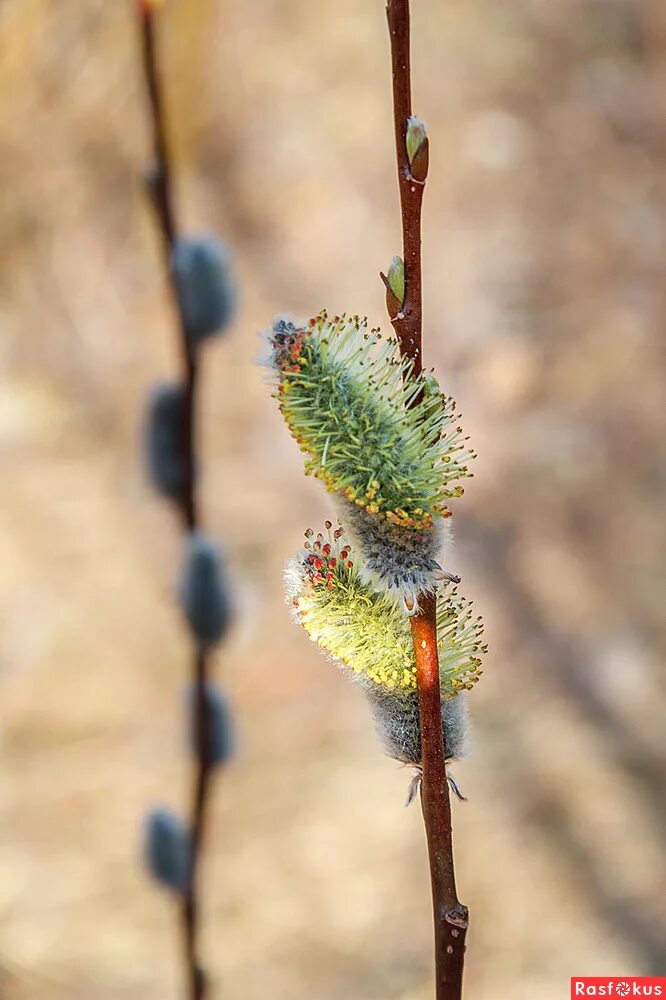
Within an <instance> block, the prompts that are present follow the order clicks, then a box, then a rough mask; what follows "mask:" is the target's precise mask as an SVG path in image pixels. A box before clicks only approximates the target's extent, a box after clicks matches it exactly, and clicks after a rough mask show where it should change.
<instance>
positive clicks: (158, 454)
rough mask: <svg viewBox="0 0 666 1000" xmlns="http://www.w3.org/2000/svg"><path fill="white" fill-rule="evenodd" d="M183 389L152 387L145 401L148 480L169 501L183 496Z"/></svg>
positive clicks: (168, 384)
mask: <svg viewBox="0 0 666 1000" xmlns="http://www.w3.org/2000/svg"><path fill="white" fill-rule="evenodd" d="M184 420H185V390H184V388H183V386H182V385H179V384H177V383H162V384H160V385H157V386H155V388H154V389H153V391H152V394H151V396H150V398H149V400H148V412H147V416H146V429H145V448H146V464H147V467H148V474H149V477H150V480H151V482H152V484H153V486H154V487H155V489H156V490H158V492H160V493H161V494H162V495H163V496H166V497H169V498H170V499H171V500H178V499H180V498H181V497H182V496H183V493H184V492H185V488H186V485H187V468H186V464H185V461H184V456H183V426H184Z"/></svg>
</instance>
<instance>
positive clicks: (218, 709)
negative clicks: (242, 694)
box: [188, 684, 236, 766]
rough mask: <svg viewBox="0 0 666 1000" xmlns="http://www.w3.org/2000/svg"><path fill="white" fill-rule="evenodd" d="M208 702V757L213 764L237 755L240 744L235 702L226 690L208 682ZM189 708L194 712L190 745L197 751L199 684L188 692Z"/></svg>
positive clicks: (223, 761) (206, 689)
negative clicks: (234, 714) (236, 729)
mask: <svg viewBox="0 0 666 1000" xmlns="http://www.w3.org/2000/svg"><path fill="white" fill-rule="evenodd" d="M204 703H205V711H206V723H205V725H206V728H207V736H208V739H207V748H206V760H207V762H208V763H209V764H210V765H212V766H216V765H218V764H224V763H226V762H227V761H228V760H230V759H231V758H232V757H233V755H234V752H235V747H236V734H235V730H234V723H233V714H232V711H231V706H230V705H229V700H228V698H227V696H226V694H225V693H224V691H221V690H220V689H219V688H217V687H214V686H213V685H212V684H207V685H206V687H205V688H204ZM188 709H189V713H190V725H189V733H190V748H191V749H192V751H193V752H194V753H196V751H197V731H198V724H199V718H198V705H197V691H196V689H195V688H191V689H190V691H189V692H188Z"/></svg>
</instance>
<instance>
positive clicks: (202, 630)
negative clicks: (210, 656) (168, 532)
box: [179, 532, 231, 646]
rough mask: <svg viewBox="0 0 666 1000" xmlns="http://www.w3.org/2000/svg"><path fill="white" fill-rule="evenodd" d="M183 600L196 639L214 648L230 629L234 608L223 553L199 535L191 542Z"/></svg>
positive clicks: (180, 591)
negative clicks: (231, 602)
mask: <svg viewBox="0 0 666 1000" xmlns="http://www.w3.org/2000/svg"><path fill="white" fill-rule="evenodd" d="M179 597H180V602H181V605H182V608H183V611H184V612H185V617H186V618H187V620H188V622H189V625H190V628H191V629H192V632H193V633H194V635H195V636H196V638H197V639H198V640H199V642H200V643H201V645H202V646H214V645H215V643H217V642H219V641H220V639H221V638H222V636H223V635H224V633H225V632H226V631H227V628H228V627H229V624H230V621H231V604H230V600H229V593H228V586H227V582H226V579H225V574H224V571H223V567H222V562H221V559H220V555H219V551H218V549H217V547H216V546H215V545H213V543H212V542H210V541H209V540H208V539H207V538H206V537H205V536H204V535H202V534H200V533H199V532H194V533H193V534H191V535H190V536H189V538H188V541H187V552H186V556H185V563H184V566H183V571H182V576H181V580H180V587H179Z"/></svg>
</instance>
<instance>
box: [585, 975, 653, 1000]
mask: <svg viewBox="0 0 666 1000" xmlns="http://www.w3.org/2000/svg"><path fill="white" fill-rule="evenodd" d="M571 997H572V1000H573V997H610V998H612V997H664V1000H666V976H652V977H650V978H648V977H647V976H616V977H612V976H611V977H610V978H608V977H604V976H573V977H572V979H571Z"/></svg>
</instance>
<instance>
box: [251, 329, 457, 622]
mask: <svg viewBox="0 0 666 1000" xmlns="http://www.w3.org/2000/svg"><path fill="white" fill-rule="evenodd" d="M269 340H270V344H271V348H272V353H271V359H270V360H271V365H272V367H273V368H274V370H275V373H276V376H277V392H276V395H277V399H278V402H279V405H280V410H281V412H282V414H283V416H284V418H285V421H286V423H287V425H288V427H289V429H290V431H291V433H292V435H293V436H294V438H295V439H296V441H297V442H298V444H299V446H300V447H301V449H302V451H304V452H305V453H306V454H307V455H308V460H307V462H306V466H305V468H306V472H308V473H312V474H313V475H315V476H317V477H318V478H319V479H321V480H322V482H323V483H324V485H325V486H326V488H327V489H328V490H329V492H331V493H333V494H336V497H337V501H338V504H339V507H340V511H341V514H342V516H343V518H344V520H345V523H346V524H348V526H349V528H350V529H351V530H352V533H353V535H354V538H355V540H356V542H357V546H358V547H359V548H360V549H361V550H362V552H363V555H364V559H363V570H362V572H363V575H364V578H365V579H366V581H367V582H369V583H374V585H375V586H378V587H379V588H381V589H383V590H385V591H386V592H387V593H388V594H389V595H391V596H400V597H402V598H403V599H404V600H405V602H406V603H407V605H408V606H409V607H413V606H414V605H415V604H416V602H417V601H418V595H419V594H421V593H424V592H426V591H431V590H434V589H435V587H436V582H437V578H438V574H441V567H440V565H439V563H438V561H437V556H438V554H439V550H440V548H441V547H442V543H443V541H444V540H445V531H444V525H445V520H444V519H445V518H447V517H448V516H449V511H448V509H447V507H446V502H447V500H449V499H451V498H452V497H457V496H460V495H461V493H462V487H461V486H460V484H459V480H460V479H462V478H464V477H466V476H468V475H469V472H468V468H467V463H468V461H469V460H470V459H471V458H472V457H473V453H472V452H471V451H470V449H469V448H468V447H467V444H466V442H465V439H464V438H463V435H462V431H461V428H460V426H459V425H458V419H459V418H458V414H457V413H456V406H455V403H454V402H453V400H451V399H450V398H448V397H447V396H445V395H444V394H443V393H442V392H441V391H440V389H439V386H438V384H437V381H436V379H435V378H434V376H432V375H431V374H427V373H423V374H421V375H418V376H416V377H412V376H411V373H412V367H413V362H411V361H409V360H406V359H403V358H401V356H400V352H399V350H398V345H397V341H396V340H395V339H392V338H387V339H386V338H383V337H382V335H381V334H380V332H379V331H378V330H369V329H368V327H367V322H366V321H365V320H362V319H359V318H358V317H352V318H347V317H345V316H342V317H338V316H335V317H333V319H331V320H329V318H328V316H327V314H326V313H325V312H322V313H320V315H319V316H317V317H315V318H314V319H311V320H310V321H309V322H308V323H307V324H304V325H303V324H301V325H298V324H295V323H293V322H291V321H289V320H284V319H282V320H278V321H277V322H276V323H275V324H274V325H273V329H272V331H271V333H270V334H269Z"/></svg>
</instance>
